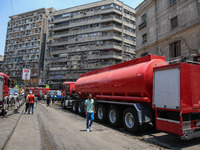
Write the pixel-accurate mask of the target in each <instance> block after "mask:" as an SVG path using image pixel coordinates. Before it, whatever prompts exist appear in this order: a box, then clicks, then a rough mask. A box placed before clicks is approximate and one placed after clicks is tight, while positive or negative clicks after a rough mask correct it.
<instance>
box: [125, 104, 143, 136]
mask: <svg viewBox="0 0 200 150" xmlns="http://www.w3.org/2000/svg"><path fill="white" fill-rule="evenodd" d="M123 126H124V128H125V129H126V130H127V131H128V132H131V133H137V132H138V131H139V129H140V125H139V121H138V115H137V112H136V110H135V109H134V108H133V107H128V108H126V109H125V110H124V112H123Z"/></svg>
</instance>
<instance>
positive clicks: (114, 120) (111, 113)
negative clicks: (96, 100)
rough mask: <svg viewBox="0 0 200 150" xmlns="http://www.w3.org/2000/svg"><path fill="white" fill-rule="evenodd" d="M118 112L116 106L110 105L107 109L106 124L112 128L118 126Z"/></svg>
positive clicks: (119, 117)
mask: <svg viewBox="0 0 200 150" xmlns="http://www.w3.org/2000/svg"><path fill="white" fill-rule="evenodd" d="M120 119H121V116H120V112H119V110H118V108H117V107H116V106H113V105H111V106H110V108H109V109H108V122H109V124H110V125H112V126H116V127H117V126H119V125H120Z"/></svg>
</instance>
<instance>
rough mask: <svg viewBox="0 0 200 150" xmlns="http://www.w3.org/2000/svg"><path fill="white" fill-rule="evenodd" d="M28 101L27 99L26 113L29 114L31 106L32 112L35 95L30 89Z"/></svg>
mask: <svg viewBox="0 0 200 150" xmlns="http://www.w3.org/2000/svg"><path fill="white" fill-rule="evenodd" d="M28 101H29V108H28V113H29V114H30V110H31V108H32V114H33V109H34V101H35V96H34V95H33V93H32V91H31V92H30V94H29V96H28Z"/></svg>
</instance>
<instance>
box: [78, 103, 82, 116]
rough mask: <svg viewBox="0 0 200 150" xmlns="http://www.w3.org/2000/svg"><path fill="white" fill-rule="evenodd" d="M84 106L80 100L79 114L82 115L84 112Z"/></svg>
mask: <svg viewBox="0 0 200 150" xmlns="http://www.w3.org/2000/svg"><path fill="white" fill-rule="evenodd" d="M82 108H83V107H82V103H81V102H80V103H78V114H79V115H82V114H83V109H82Z"/></svg>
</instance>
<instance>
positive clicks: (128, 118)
mask: <svg viewBox="0 0 200 150" xmlns="http://www.w3.org/2000/svg"><path fill="white" fill-rule="evenodd" d="M161 65H167V63H166V62H165V58H164V57H161V56H155V55H149V56H145V57H141V58H137V59H134V60H131V61H127V62H123V63H120V64H117V65H113V66H110V67H106V68H103V69H99V70H95V71H92V72H89V73H85V74H82V75H81V76H80V78H79V79H78V80H77V81H76V84H75V90H76V92H77V93H78V95H79V97H80V100H79V101H75V102H74V103H73V104H75V103H78V104H76V105H78V112H79V113H81V112H83V111H84V109H83V108H84V106H83V105H84V100H85V99H87V96H88V93H92V95H93V98H94V99H95V107H96V112H97V114H96V117H97V119H98V120H99V121H101V122H105V121H106V120H108V122H109V123H110V124H111V125H113V126H119V125H120V124H121V122H123V126H124V128H125V129H126V130H128V131H129V132H132V133H137V132H141V131H142V130H143V129H144V128H145V127H146V125H147V124H148V123H149V122H152V121H154V118H155V117H153V114H154V113H153V111H152V95H153V94H152V92H153V68H154V67H156V66H161Z"/></svg>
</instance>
